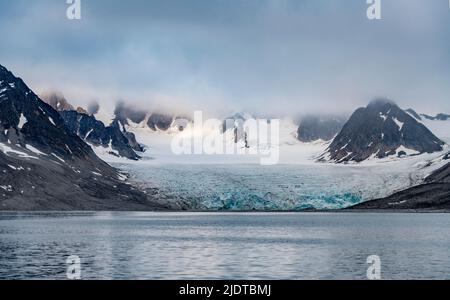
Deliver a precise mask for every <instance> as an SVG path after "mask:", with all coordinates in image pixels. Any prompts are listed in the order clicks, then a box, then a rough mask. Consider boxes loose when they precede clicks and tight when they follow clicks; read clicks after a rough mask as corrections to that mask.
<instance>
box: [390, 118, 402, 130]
mask: <svg viewBox="0 0 450 300" xmlns="http://www.w3.org/2000/svg"><path fill="white" fill-rule="evenodd" d="M392 119H393V120H394V122H395V124H397V126H398V128H399V131H401V130H402V128H403V125H405V123H404V122H400V121H399V120H398V119H397V118H392Z"/></svg>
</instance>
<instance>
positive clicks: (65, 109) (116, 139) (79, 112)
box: [43, 93, 145, 160]
mask: <svg viewBox="0 0 450 300" xmlns="http://www.w3.org/2000/svg"><path fill="white" fill-rule="evenodd" d="M43 99H44V101H45V102H47V103H48V104H50V105H51V106H52V107H53V108H54V109H55V110H56V111H58V112H59V113H60V115H61V117H62V118H63V120H64V124H65V125H66V127H67V128H68V129H69V131H70V132H71V133H72V134H77V135H78V136H79V137H80V138H81V139H83V140H84V141H86V142H87V143H89V144H90V145H92V146H94V147H104V148H110V151H109V154H111V155H114V156H119V157H125V158H128V159H131V160H138V159H140V158H141V157H140V156H139V155H138V154H137V153H136V152H135V151H138V152H143V151H144V150H145V149H144V147H143V146H142V145H140V144H139V143H138V142H137V141H136V137H135V135H134V134H133V133H131V132H127V131H126V129H125V127H124V126H123V125H124V124H123V122H122V121H121V119H120V118H119V117H117V116H116V119H115V120H114V121H113V122H112V123H111V125H109V126H106V125H105V124H104V123H103V122H101V121H99V120H97V119H96V118H95V115H94V114H92V113H89V112H88V110H89V111H91V112H92V111H94V112H95V111H98V108H99V107H98V104H97V103H91V104H90V105H89V108H88V110H85V109H83V108H81V107H78V108H77V109H74V107H73V106H72V105H71V104H70V103H69V102H68V101H67V100H66V98H65V97H64V96H63V95H62V94H60V93H48V94H45V95H44V96H43Z"/></svg>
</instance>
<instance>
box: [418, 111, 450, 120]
mask: <svg viewBox="0 0 450 300" xmlns="http://www.w3.org/2000/svg"><path fill="white" fill-rule="evenodd" d="M422 117H423V118H425V119H427V120H431V121H448V120H450V115H448V114H442V113H441V114H437V115H436V116H434V117H433V116H429V115H426V114H422Z"/></svg>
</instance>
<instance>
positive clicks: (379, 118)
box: [320, 99, 444, 163]
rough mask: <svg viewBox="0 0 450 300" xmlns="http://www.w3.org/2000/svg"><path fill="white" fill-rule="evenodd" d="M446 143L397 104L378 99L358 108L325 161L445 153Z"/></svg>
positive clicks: (340, 161) (348, 160) (331, 146)
mask: <svg viewBox="0 0 450 300" xmlns="http://www.w3.org/2000/svg"><path fill="white" fill-rule="evenodd" d="M443 145H444V142H442V141H441V140H440V139H438V138H437V137H436V136H435V135H434V134H433V133H432V132H431V131H430V130H428V129H427V127H425V125H423V124H422V123H421V122H419V121H418V120H416V119H415V118H414V117H412V116H411V115H410V114H409V113H408V112H406V111H404V110H402V109H400V108H399V107H398V106H397V105H396V104H395V103H394V102H392V101H389V100H384V99H379V100H374V101H372V102H371V103H370V104H369V105H368V106H367V107H364V108H359V109H357V110H356V111H355V112H354V113H353V115H352V116H351V117H350V119H349V120H348V121H347V123H346V124H345V125H344V127H343V128H342V130H341V132H340V133H339V134H338V135H337V136H336V137H335V138H334V140H333V142H332V143H331V145H330V146H329V148H328V149H327V151H326V152H325V154H324V155H322V157H321V158H320V159H321V160H331V161H335V162H337V163H344V162H351V161H353V162H361V161H364V160H366V159H368V158H385V157H388V156H393V155H396V156H398V157H402V156H407V155H416V154H421V153H433V152H437V151H442V149H443Z"/></svg>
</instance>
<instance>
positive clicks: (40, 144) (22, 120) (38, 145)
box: [0, 66, 164, 210]
mask: <svg viewBox="0 0 450 300" xmlns="http://www.w3.org/2000/svg"><path fill="white" fill-rule="evenodd" d="M125 179H126V178H124V176H123V175H122V174H120V173H119V172H118V171H117V170H116V169H114V168H112V167H111V166H109V165H108V164H106V163H105V162H103V161H102V160H100V159H99V158H98V157H97V156H96V155H95V153H94V152H93V150H92V149H91V147H89V145H88V144H86V143H85V142H84V141H83V140H81V139H80V138H79V137H78V136H77V135H76V134H74V133H73V132H71V131H70V130H68V129H67V127H66V126H65V124H64V120H63V119H62V117H61V116H60V114H59V113H58V112H57V111H56V110H55V109H53V108H52V107H51V106H50V105H49V104H47V103H45V102H43V101H42V100H41V99H40V98H39V97H38V96H37V95H36V94H35V93H33V91H31V90H30V89H29V88H28V87H27V85H26V84H25V83H24V82H23V81H22V80H21V79H20V78H17V77H15V76H14V75H13V74H12V73H11V72H9V71H8V70H7V69H6V68H4V67H3V66H0V210H154V209H162V208H164V205H161V204H159V203H158V202H157V201H156V200H155V199H151V198H149V197H148V196H147V195H146V194H145V193H143V192H141V191H139V190H137V189H135V188H134V187H132V186H130V185H128V184H126V183H125V182H124V180H125Z"/></svg>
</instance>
